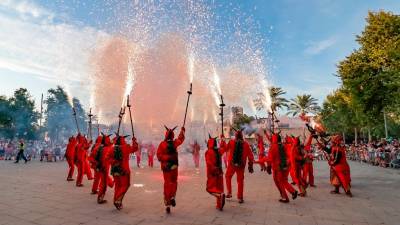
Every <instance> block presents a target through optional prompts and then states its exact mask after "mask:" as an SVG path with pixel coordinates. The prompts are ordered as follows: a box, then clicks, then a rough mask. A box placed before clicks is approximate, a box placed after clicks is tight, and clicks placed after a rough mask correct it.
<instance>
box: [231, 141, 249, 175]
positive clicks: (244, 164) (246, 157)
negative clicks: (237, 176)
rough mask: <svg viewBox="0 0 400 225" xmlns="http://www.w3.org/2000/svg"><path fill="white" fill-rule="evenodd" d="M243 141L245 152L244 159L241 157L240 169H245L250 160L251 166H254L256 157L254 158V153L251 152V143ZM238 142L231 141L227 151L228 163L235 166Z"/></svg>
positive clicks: (243, 153)
mask: <svg viewBox="0 0 400 225" xmlns="http://www.w3.org/2000/svg"><path fill="white" fill-rule="evenodd" d="M242 141H243V146H242V148H243V151H242V157H241V162H240V165H239V166H238V167H240V168H244V167H245V166H246V164H247V159H248V160H249V165H252V164H253V162H254V156H253V152H252V151H251V148H250V145H249V143H247V141H245V140H242ZM236 142H237V140H236V139H234V140H230V141H229V142H228V146H227V151H228V160H229V161H228V162H229V164H231V165H234V153H235V148H236Z"/></svg>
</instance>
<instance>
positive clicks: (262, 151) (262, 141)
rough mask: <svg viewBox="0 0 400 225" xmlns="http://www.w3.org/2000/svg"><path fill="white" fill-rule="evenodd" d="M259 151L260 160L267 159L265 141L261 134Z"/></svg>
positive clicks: (258, 138)
mask: <svg viewBox="0 0 400 225" xmlns="http://www.w3.org/2000/svg"><path fill="white" fill-rule="evenodd" d="M257 149H258V160H260V159H262V158H264V157H265V147H264V140H263V137H262V136H261V135H260V134H257Z"/></svg>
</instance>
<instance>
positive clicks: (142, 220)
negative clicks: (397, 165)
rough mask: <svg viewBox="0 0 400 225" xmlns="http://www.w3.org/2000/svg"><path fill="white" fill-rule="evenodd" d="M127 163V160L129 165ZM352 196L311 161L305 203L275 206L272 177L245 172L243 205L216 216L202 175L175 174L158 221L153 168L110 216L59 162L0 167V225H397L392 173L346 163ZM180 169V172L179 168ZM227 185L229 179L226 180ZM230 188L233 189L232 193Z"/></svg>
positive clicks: (399, 197) (399, 189) (158, 179)
mask: <svg viewBox="0 0 400 225" xmlns="http://www.w3.org/2000/svg"><path fill="white" fill-rule="evenodd" d="M133 164H134V162H133V161H132V162H131V166H132V165H133ZM350 166H351V169H352V180H353V181H352V186H353V190H352V191H353V194H354V198H348V197H346V196H345V195H343V194H342V195H331V194H329V191H330V189H331V187H330V186H329V183H328V167H327V164H326V162H323V161H322V162H316V163H315V170H316V185H317V188H311V189H309V192H308V197H306V198H300V197H299V198H298V199H296V200H295V201H291V202H290V203H289V204H282V203H279V202H278V201H277V200H278V197H279V195H278V192H277V190H276V188H275V186H274V184H273V181H272V177H271V176H269V175H267V174H266V173H262V172H260V171H259V168H257V167H256V172H255V173H254V174H252V175H250V174H248V173H246V183H245V203H244V204H242V205H240V204H238V203H237V200H236V199H232V200H228V202H227V204H226V206H225V209H224V211H223V212H220V211H218V210H216V209H215V206H214V203H215V200H214V197H212V196H210V195H209V194H208V193H206V191H205V174H204V169H200V170H195V169H192V168H189V167H188V166H187V168H181V169H180V178H179V187H178V194H177V207H176V208H173V209H172V214H170V215H166V214H165V212H164V207H163V201H162V175H161V171H160V170H159V168H154V169H149V168H141V169H137V168H133V176H132V186H131V189H130V190H129V191H128V193H127V195H126V197H125V200H124V209H123V210H122V211H117V210H116V209H115V208H114V206H113V205H112V203H111V197H112V194H113V190H111V189H109V191H108V192H107V199H108V200H109V202H108V203H107V204H105V205H98V204H97V203H96V197H95V196H93V195H90V194H89V192H90V185H91V184H90V182H89V181H87V180H86V181H85V183H84V184H85V186H84V187H82V188H76V187H75V186H74V183H73V182H70V183H68V182H66V181H65V176H66V173H67V170H66V169H67V166H66V162H57V163H40V162H30V163H28V164H23V163H22V164H18V165H17V164H13V163H11V162H10V161H0V225H3V224H4V225H5V224H12V225H23V224H43V225H46V224H48V225H58V224H63V225H69V224H71V225H72V224H74V225H75V224H85V225H92V224H93V225H102V224H106V225H114V224H116V225H117V224H176V225H179V224H194V225H195V224H215V225H217V224H231V225H236V224H238V225H246V224H247V225H251V224H254V225H256V224H269V225H275V224H290V225H292V224H310V225H312V224H318V225H329V224H391V225H394V224H400V222H399V221H400V170H392V169H383V168H378V167H372V166H369V165H364V164H359V163H353V162H352V163H351V165H350ZM182 167H185V166H182ZM233 181H235V179H233ZM235 193H236V190H235V189H234V194H235Z"/></svg>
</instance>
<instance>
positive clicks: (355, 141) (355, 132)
mask: <svg viewBox="0 0 400 225" xmlns="http://www.w3.org/2000/svg"><path fill="white" fill-rule="evenodd" d="M354 144H357V128H354Z"/></svg>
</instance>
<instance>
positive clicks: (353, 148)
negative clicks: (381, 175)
mask: <svg viewBox="0 0 400 225" xmlns="http://www.w3.org/2000/svg"><path fill="white" fill-rule="evenodd" d="M348 158H349V159H350V160H353V161H359V162H362V163H368V164H371V165H374V166H381V167H392V168H400V144H399V140H396V139H393V140H391V141H386V140H385V139H382V140H380V141H371V142H370V143H363V142H361V143H358V144H352V145H350V146H349V147H348Z"/></svg>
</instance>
